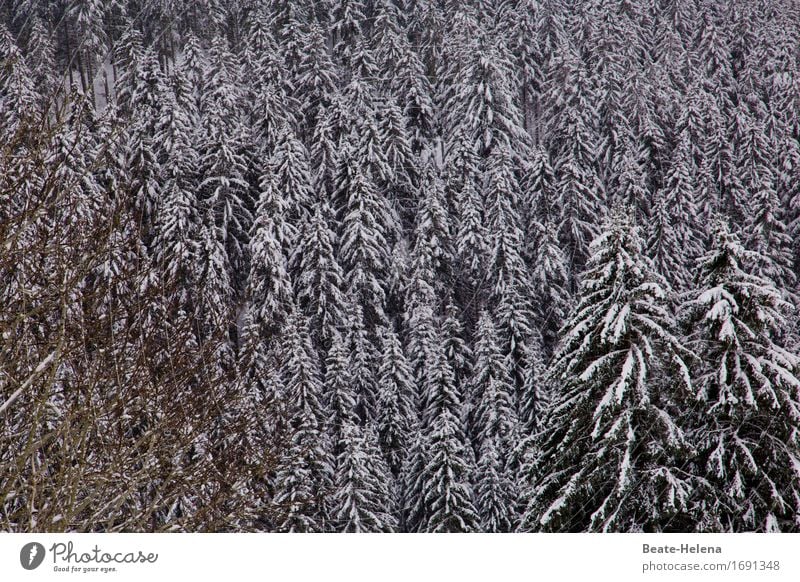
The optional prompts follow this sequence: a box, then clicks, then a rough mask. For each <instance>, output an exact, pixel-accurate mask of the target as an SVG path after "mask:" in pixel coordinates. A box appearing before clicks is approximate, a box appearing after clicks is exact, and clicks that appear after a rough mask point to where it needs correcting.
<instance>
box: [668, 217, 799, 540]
mask: <svg viewBox="0 0 800 582" xmlns="http://www.w3.org/2000/svg"><path fill="white" fill-rule="evenodd" d="M759 264H761V261H760V257H759V256H758V254H757V253H755V252H752V251H747V250H745V249H744V248H743V247H742V245H741V244H740V243H739V240H738V239H737V237H736V236H735V235H733V234H731V232H730V231H729V229H728V227H727V225H726V224H725V223H724V222H722V221H718V222H717V223H716V224H715V225H714V231H713V234H712V248H711V250H710V251H709V252H708V253H706V254H705V255H704V256H703V257H701V259H700V260H699V266H700V271H699V273H698V277H697V279H698V284H697V288H696V289H695V290H694V291H693V293H692V296H691V298H690V299H689V300H688V301H687V302H686V303H684V305H683V310H682V312H683V324H684V326H685V327H686V329H687V331H688V333H689V336H688V337H689V339H690V344H691V346H692V348H693V349H694V350H695V351H696V352H697V355H698V361H697V365H696V367H695V370H694V377H695V390H696V392H697V398H698V400H699V401H700V403H701V405H700V410H699V412H700V414H697V415H696V416H694V417H692V420H693V421H694V423H693V426H692V436H693V438H694V439H695V440H696V441H697V445H698V449H699V451H698V457H697V470H698V472H699V473H700V474H702V475H705V477H706V479H707V480H708V483H707V485H706V487H705V488H704V491H703V495H702V496H701V497H699V499H698V501H697V504H698V507H697V511H698V514H699V516H698V518H699V523H698V527H699V528H700V529H703V530H719V531H796V530H797V529H798V528H799V527H800V380H799V379H798V377H797V373H798V366H800V359H798V357H797V355H795V354H793V353H791V352H789V351H788V350H786V349H785V348H784V347H783V341H784V339H785V338H786V335H787V334H786V332H787V320H786V315H785V312H786V311H787V309H788V308H789V304H788V303H787V302H786V301H784V300H783V299H782V298H781V294H780V292H779V291H778V290H777V289H776V288H775V287H774V286H773V284H772V282H771V281H769V280H767V279H764V278H762V277H758V276H754V275H751V274H748V273H747V271H746V268H747V267H748V266H749V267H751V268H753V267H757V265H759Z"/></svg>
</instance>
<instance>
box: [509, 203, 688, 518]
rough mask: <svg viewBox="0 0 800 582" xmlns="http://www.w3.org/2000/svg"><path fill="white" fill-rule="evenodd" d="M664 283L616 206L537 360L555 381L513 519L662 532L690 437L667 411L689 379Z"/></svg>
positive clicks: (684, 482) (682, 490)
mask: <svg viewBox="0 0 800 582" xmlns="http://www.w3.org/2000/svg"><path fill="white" fill-rule="evenodd" d="M668 293H669V288H668V287H667V286H666V284H665V283H664V282H663V279H662V278H661V277H659V276H658V275H657V274H655V273H654V271H653V268H652V265H651V263H650V262H649V261H648V260H647V258H646V257H644V256H643V255H642V242H641V239H640V238H639V234H638V229H637V228H636V227H634V226H633V224H632V223H631V218H630V216H629V215H628V213H627V211H625V210H624V209H617V211H616V212H615V214H614V215H613V217H612V219H611V221H610V222H609V223H608V224H607V225H606V227H605V229H604V232H603V234H602V235H600V237H598V239H597V240H596V241H595V242H594V243H593V254H592V257H591V260H590V262H589V265H588V270H587V272H586V273H585V275H584V278H583V283H582V286H581V292H580V295H579V300H578V305H577V307H576V308H575V310H574V311H573V313H572V315H571V316H570V318H569V320H568V321H567V323H566V324H565V336H564V339H563V340H562V342H561V344H560V346H559V348H558V350H557V352H556V354H555V356H554V358H553V361H552V364H551V366H550V369H549V371H548V375H549V377H550V378H551V379H552V381H553V382H554V383H556V390H557V391H556V393H555V396H554V400H553V404H552V407H551V408H550V410H549V412H548V415H547V418H546V421H545V424H544V427H543V432H542V433H541V438H540V443H539V445H538V446H539V447H540V450H541V455H540V456H539V457H538V458H537V459H536V460H535V461H534V462H533V464H532V466H530V467H529V468H528V478H529V480H530V481H529V486H530V491H529V492H528V493H527V497H528V506H527V509H526V511H525V515H524V520H523V524H522V527H523V529H536V530H538V529H540V528H541V529H544V530H549V531H587V530H588V531H662V530H668V529H670V526H671V524H673V523H676V521H675V520H679V519H680V516H681V515H682V514H685V513H686V512H687V511H688V503H689V498H690V495H691V492H692V479H691V476H690V475H689V474H688V473H687V472H686V471H685V469H684V468H683V467H682V466H681V463H682V459H685V458H686V456H687V453H688V452H689V451H690V448H689V446H688V443H687V441H686V438H685V436H684V434H683V431H682V430H681V427H680V426H679V424H678V423H677V421H676V420H675V418H674V417H675V416H676V414H677V412H678V411H679V410H680V409H679V407H678V405H679V402H680V398H681V394H682V391H686V390H687V389H688V388H689V387H690V386H691V384H690V381H689V374H688V370H687V368H686V365H685V364H684V362H683V360H682V358H681V352H682V349H681V347H680V343H679V340H678V339H677V338H676V337H675V336H674V335H673V334H672V331H671V328H672V327H673V324H674V320H673V316H672V314H671V313H670V311H669V305H668V303H667V301H668ZM677 523H680V521H678V522H677ZM676 529H680V528H679V527H677V528H676Z"/></svg>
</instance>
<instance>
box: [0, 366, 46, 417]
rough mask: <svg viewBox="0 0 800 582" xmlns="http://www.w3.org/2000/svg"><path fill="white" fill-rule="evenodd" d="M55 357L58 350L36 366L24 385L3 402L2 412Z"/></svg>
mask: <svg viewBox="0 0 800 582" xmlns="http://www.w3.org/2000/svg"><path fill="white" fill-rule="evenodd" d="M55 357H56V352H53V353H52V354H50V355H49V356H47V357H46V358H45V359H44V360H42V361H41V362H40V363H39V365H38V366H36V369H35V370H34V371H33V373H32V374H31V375H30V376H29V377H28V379H27V380H25V381H24V382H23V383H22V385H21V386H20V387H19V388H17V389H16V390H15V391H14V393H13V394H12V395H11V396H9V397H8V400H6V401H5V402H3V404H2V405H0V414H3V413H4V412H5V411H6V409H7V408H8V407H9V406H11V405H12V404H13V403H14V401H15V400H16V399H17V398H19V396H20V394H22V393H23V392H25V390H27V389H28V387H29V386H30V385H31V384H33V381H34V380H36V378H37V377H38V376H39V374H41V373H42V372H43V371H44V369H45V368H47V366H49V365H50V363H51V362H52V361H53V358H55Z"/></svg>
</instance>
